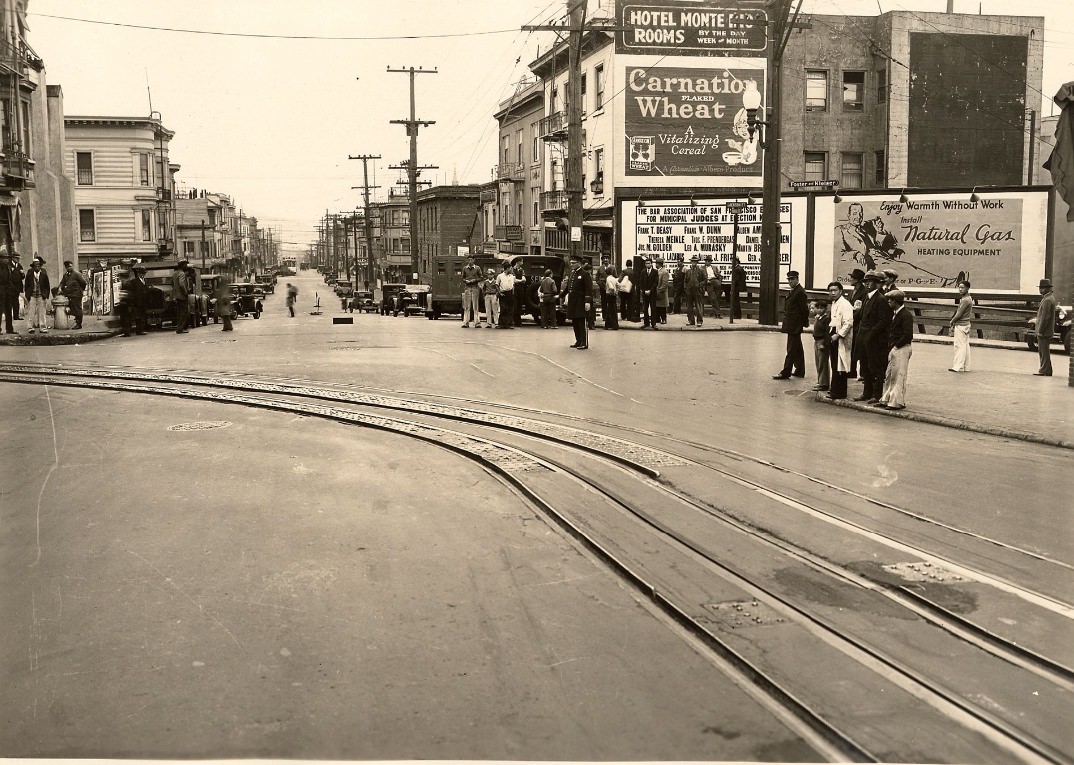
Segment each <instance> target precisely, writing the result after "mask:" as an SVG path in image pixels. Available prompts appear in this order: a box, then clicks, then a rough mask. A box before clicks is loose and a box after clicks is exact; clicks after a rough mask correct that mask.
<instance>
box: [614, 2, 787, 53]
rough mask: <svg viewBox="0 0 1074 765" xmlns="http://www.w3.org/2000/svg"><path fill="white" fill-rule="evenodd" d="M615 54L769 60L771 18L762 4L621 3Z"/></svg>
mask: <svg viewBox="0 0 1074 765" xmlns="http://www.w3.org/2000/svg"><path fill="white" fill-rule="evenodd" d="M616 20H617V21H618V26H619V28H620V30H621V31H619V32H617V33H616V36H615V52H616V53H639V54H645V55H659V56H735V55H743V54H746V53H749V54H751V55H764V51H765V46H766V44H767V22H768V15H767V14H766V13H765V11H764V10H763V8H762V7H761V5H760V4H752V5H751V4H749V3H741V4H740V3H735V4H734V5H733V6H732V5H730V4H728V5H708V4H706V5H700V4H698V3H696V2H684V1H683V0H655V1H654V2H633V1H632V0H618V2H617V3H616Z"/></svg>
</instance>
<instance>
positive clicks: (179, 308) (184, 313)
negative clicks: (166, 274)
mask: <svg viewBox="0 0 1074 765" xmlns="http://www.w3.org/2000/svg"><path fill="white" fill-rule="evenodd" d="M188 265H190V264H189V263H188V262H187V261H185V260H180V261H179V262H178V263H177V264H176V265H175V271H173V272H172V300H173V301H174V302H175V334H177V335H185V334H186V333H187V328H186V325H187V321H188V320H189V319H190V304H189V302H188V301H187V298H188V297H190V288H189V287H188V286H187V284H188V283H187V277H186V267H187V266H188Z"/></svg>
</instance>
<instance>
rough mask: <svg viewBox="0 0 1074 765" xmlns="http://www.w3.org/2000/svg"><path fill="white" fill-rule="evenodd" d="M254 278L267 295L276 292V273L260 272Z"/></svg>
mask: <svg viewBox="0 0 1074 765" xmlns="http://www.w3.org/2000/svg"><path fill="white" fill-rule="evenodd" d="M254 279H255V281H256V283H257V284H258V285H260V287H261V289H262V290H263V291H264V293H265V294H266V295H272V294H273V293H275V292H276V276H275V274H258V275H257V276H255V277H254Z"/></svg>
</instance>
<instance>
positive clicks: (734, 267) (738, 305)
mask: <svg viewBox="0 0 1074 765" xmlns="http://www.w3.org/2000/svg"><path fill="white" fill-rule="evenodd" d="M744 289H746V269H745V268H743V267H742V261H741V260H739V259H738V258H737V257H733V258H731V316H732V318H735V319H741V318H742V302H741V300H740V298H741V295H742V290H744Z"/></svg>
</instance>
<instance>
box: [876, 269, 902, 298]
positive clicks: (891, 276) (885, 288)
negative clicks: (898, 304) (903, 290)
mask: <svg viewBox="0 0 1074 765" xmlns="http://www.w3.org/2000/svg"><path fill="white" fill-rule="evenodd" d="M880 273H881V274H883V276H884V283H883V284H882V285H881V286H880V291H881V292H883V293H884V294H885V295H886V294H887V293H889V292H891V291H892V290H894V289H898V287H896V286H895V282H896V281H898V279H899V272H898V271H896V270H894V269H892V268H885V269H884V270H883V271H881V272H880Z"/></svg>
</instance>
